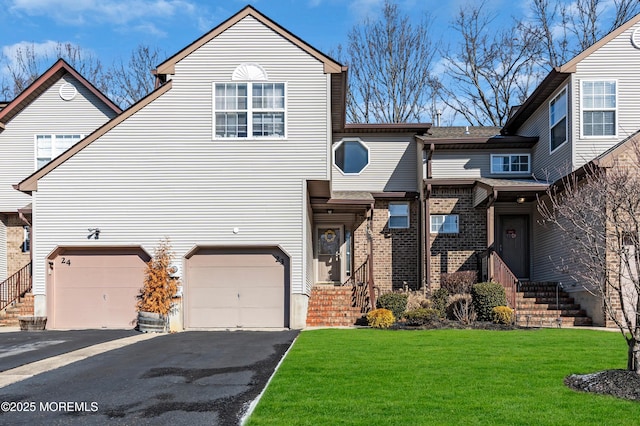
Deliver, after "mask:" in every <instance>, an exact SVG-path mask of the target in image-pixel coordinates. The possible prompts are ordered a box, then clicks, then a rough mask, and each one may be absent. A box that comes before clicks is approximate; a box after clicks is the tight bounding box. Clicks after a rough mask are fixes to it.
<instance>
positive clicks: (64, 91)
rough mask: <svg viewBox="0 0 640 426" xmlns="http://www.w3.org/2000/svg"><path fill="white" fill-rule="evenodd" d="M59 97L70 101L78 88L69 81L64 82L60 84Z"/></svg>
mask: <svg viewBox="0 0 640 426" xmlns="http://www.w3.org/2000/svg"><path fill="white" fill-rule="evenodd" d="M59 93H60V97H61V98H62V99H64V100H65V101H70V100H72V99H73V98H75V97H76V95H77V94H78V89H76V88H75V86H74V85H73V84H71V83H64V84H63V85H62V86H60V92H59Z"/></svg>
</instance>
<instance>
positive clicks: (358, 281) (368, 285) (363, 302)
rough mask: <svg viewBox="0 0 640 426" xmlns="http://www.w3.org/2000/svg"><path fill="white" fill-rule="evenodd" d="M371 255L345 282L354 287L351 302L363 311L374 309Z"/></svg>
mask: <svg viewBox="0 0 640 426" xmlns="http://www.w3.org/2000/svg"><path fill="white" fill-rule="evenodd" d="M369 275H370V274H369V256H367V259H366V260H365V261H364V263H363V264H362V265H360V266H359V267H358V269H356V270H355V271H354V272H353V274H352V275H351V277H349V279H348V280H347V281H346V282H345V283H344V284H343V285H350V286H351V287H352V296H351V304H352V306H354V307H358V308H360V312H361V313H363V314H364V313H367V312H369V310H370V309H372V306H373V305H372V304H371V300H372V298H371V291H372V287H373V280H372V279H370V278H371V277H370V276H369Z"/></svg>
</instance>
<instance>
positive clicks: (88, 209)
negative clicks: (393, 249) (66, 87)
mask: <svg viewBox="0 0 640 426" xmlns="http://www.w3.org/2000/svg"><path fill="white" fill-rule="evenodd" d="M242 63H259V64H260V66H261V67H263V68H264V69H265V71H266V72H267V73H268V76H269V79H270V80H273V81H280V82H286V84H287V108H288V111H289V112H288V115H287V122H288V124H287V125H288V129H287V139H286V140H285V139H266V140H265V139H249V138H248V139H246V140H243V141H241V143H239V141H238V140H233V139H232V140H224V139H218V140H216V141H214V142H212V140H211V132H212V131H211V126H212V119H211V118H212V114H213V106H212V95H211V87H212V83H213V82H216V81H228V80H230V78H231V76H232V73H233V71H234V70H235V69H236V68H237V67H238V65H239V64H242ZM327 80H328V75H326V74H324V70H323V64H322V63H320V62H319V61H317V60H316V59H314V58H312V57H311V56H310V55H308V54H306V53H305V52H304V51H302V50H301V49H300V48H298V47H297V46H295V45H293V44H291V43H290V42H289V41H287V40H285V39H284V38H282V37H281V36H279V35H277V34H276V33H275V32H273V31H271V30H270V29H268V28H267V27H265V26H264V25H263V24H261V23H260V22H258V21H256V20H255V19H254V18H252V17H246V18H244V19H243V20H241V21H240V22H238V23H237V24H236V25H234V26H232V27H230V28H229V29H227V30H226V31H225V32H223V33H222V34H220V35H219V36H218V37H216V38H214V39H213V40H212V41H210V42H209V43H207V44H205V45H204V46H202V47H201V48H199V49H198V50H196V51H194V52H193V53H191V54H190V55H189V56H187V57H185V58H184V59H183V60H181V61H180V62H179V63H178V64H176V71H175V75H174V76H173V78H172V81H173V82H172V84H173V86H172V88H171V90H169V91H168V92H167V93H165V94H164V95H162V96H161V97H159V98H158V99H156V100H155V101H153V102H152V103H151V104H149V105H147V106H146V107H145V108H143V109H141V110H140V111H138V112H136V113H135V114H134V115H132V116H131V117H129V118H128V119H127V120H125V121H124V122H123V123H121V124H120V125H119V126H117V127H116V128H114V129H113V130H111V131H109V132H108V133H107V134H105V135H104V136H102V137H101V138H100V139H98V140H96V141H95V142H93V143H92V144H90V145H89V146H87V147H86V148H85V149H84V150H82V151H81V152H79V153H78V154H76V155H75V156H74V157H72V158H71V159H70V160H69V161H67V162H66V163H64V164H63V165H61V166H60V167H58V168H56V169H55V170H53V171H52V172H50V173H49V174H48V175H47V176H46V177H44V178H43V179H41V180H40V182H39V184H38V192H36V193H34V194H36V195H35V197H36V198H35V200H36V203H37V207H38V214H37V216H36V219H35V224H34V226H35V228H36V229H38V230H39V231H38V238H37V241H36V245H35V247H34V248H35V259H36V261H35V264H34V265H35V269H34V285H35V287H34V291H35V292H37V293H38V294H43V293H44V290H45V286H44V283H45V270H44V261H43V259H44V258H45V257H46V256H47V254H48V253H50V252H51V251H52V250H53V249H54V248H55V246H56V245H67V246H77V245H91V246H94V245H131V244H135V245H142V246H143V247H144V248H145V250H147V251H148V252H150V253H152V252H153V248H154V247H155V246H156V244H157V242H158V240H159V239H160V238H162V237H164V236H168V237H169V238H170V239H171V243H172V245H173V248H174V251H175V253H176V259H177V260H176V262H177V263H180V262H181V260H182V259H183V258H184V256H185V254H186V253H188V252H189V251H190V250H191V249H193V247H195V246H196V245H199V246H252V247H259V246H269V247H272V246H278V247H280V248H281V249H282V250H283V251H284V252H285V253H287V255H289V256H290V258H291V276H290V280H291V292H292V293H298V294H301V293H305V292H306V291H307V289H306V287H307V285H306V282H305V281H306V278H307V277H304V276H303V264H304V263H305V262H307V261H308V259H304V258H303V254H304V253H303V244H305V243H304V241H305V238H306V237H307V235H305V229H304V226H303V221H304V220H305V219H304V218H305V214H306V211H305V209H306V206H305V205H304V202H303V200H304V186H303V185H302V184H301V182H303V181H304V180H306V179H314V180H325V179H327V178H328V176H327V169H328V165H327V158H328V156H327V149H328V147H327V140H328V136H327V129H328V128H329V125H328V122H327V117H328V116H329V114H328V101H329V100H328V88H329V85H328V81H327ZM97 166H99V167H97ZM71 187H72V188H73V191H70V188H71ZM61 198H64V199H65V203H64V204H63V205H60V203H59V200H60V199H61ZM95 227H98V228H100V229H101V233H100V239H99V240H90V241H89V240H87V229H88V228H95ZM235 228H237V231H238V232H237V233H234V232H233V231H234V229H235ZM307 233H308V231H307Z"/></svg>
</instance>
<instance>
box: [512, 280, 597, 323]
mask: <svg viewBox="0 0 640 426" xmlns="http://www.w3.org/2000/svg"><path fill="white" fill-rule="evenodd" d="M516 303H517V307H518V309H517V313H516V316H517V318H516V322H517V324H518V325H520V326H524V327H572V326H590V325H593V322H592V320H591V318H589V317H588V316H587V314H586V312H585V311H584V310H583V309H582V308H581V307H580V305H579V304H577V303H575V300H574V299H573V298H572V297H570V296H569V294H568V293H566V292H565V291H563V290H560V289H557V287H556V283H530V282H528V283H523V284H521V285H520V288H519V292H518V294H517V298H516Z"/></svg>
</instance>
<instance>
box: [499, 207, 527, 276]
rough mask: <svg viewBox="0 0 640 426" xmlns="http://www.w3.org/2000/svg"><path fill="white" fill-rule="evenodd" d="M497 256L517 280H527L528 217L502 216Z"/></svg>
mask: <svg viewBox="0 0 640 426" xmlns="http://www.w3.org/2000/svg"><path fill="white" fill-rule="evenodd" d="M498 232H499V233H500V234H499V236H498V239H497V240H498V254H499V255H500V257H501V258H502V260H504V262H505V263H506V264H507V266H508V267H509V269H511V272H513V274H514V275H515V276H516V277H518V278H529V216H528V215H502V216H500V226H499V230H498Z"/></svg>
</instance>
